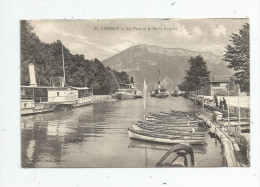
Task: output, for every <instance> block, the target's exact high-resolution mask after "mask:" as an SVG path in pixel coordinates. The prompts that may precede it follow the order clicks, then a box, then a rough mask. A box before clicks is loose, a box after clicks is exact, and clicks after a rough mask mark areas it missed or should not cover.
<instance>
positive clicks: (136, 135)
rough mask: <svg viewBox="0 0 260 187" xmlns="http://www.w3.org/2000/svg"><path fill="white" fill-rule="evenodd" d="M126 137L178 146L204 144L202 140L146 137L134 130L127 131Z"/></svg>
mask: <svg viewBox="0 0 260 187" xmlns="http://www.w3.org/2000/svg"><path fill="white" fill-rule="evenodd" d="M128 135H129V137H130V138H132V139H138V140H143V141H150V142H158V143H166V144H178V143H190V144H204V143H205V142H204V139H189V138H176V139H174V138H173V139H170V138H162V137H156V136H148V135H144V134H139V133H137V132H136V131H134V130H130V129H128Z"/></svg>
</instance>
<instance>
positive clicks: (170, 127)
mask: <svg viewBox="0 0 260 187" xmlns="http://www.w3.org/2000/svg"><path fill="white" fill-rule="evenodd" d="M137 125H139V126H143V127H149V128H151V129H157V130H159V129H168V130H174V131H189V132H195V130H198V128H196V127H185V126H177V127H176V126H152V125H146V124H140V123H139V124H137Z"/></svg>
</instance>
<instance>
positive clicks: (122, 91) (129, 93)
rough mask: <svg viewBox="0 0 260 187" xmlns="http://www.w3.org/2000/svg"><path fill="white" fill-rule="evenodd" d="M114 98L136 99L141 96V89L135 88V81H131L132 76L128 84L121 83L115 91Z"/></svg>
mask: <svg viewBox="0 0 260 187" xmlns="http://www.w3.org/2000/svg"><path fill="white" fill-rule="evenodd" d="M114 95H115V98H116V99H118V100H123V99H137V98H142V97H143V94H142V92H141V91H139V90H138V89H137V87H136V86H135V83H134V81H133V77H131V83H130V84H122V85H121V86H120V88H119V89H118V91H117V92H115V94H114Z"/></svg>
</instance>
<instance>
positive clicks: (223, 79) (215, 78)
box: [210, 75, 230, 82]
mask: <svg viewBox="0 0 260 187" xmlns="http://www.w3.org/2000/svg"><path fill="white" fill-rule="evenodd" d="M210 82H230V78H229V76H228V75H214V76H213V77H212V79H211V81H210Z"/></svg>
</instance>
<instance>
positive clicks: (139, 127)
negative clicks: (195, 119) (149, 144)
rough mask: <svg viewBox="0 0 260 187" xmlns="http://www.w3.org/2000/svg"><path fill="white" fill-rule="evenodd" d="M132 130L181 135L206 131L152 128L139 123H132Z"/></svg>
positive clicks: (199, 133) (198, 133) (196, 134)
mask: <svg viewBox="0 0 260 187" xmlns="http://www.w3.org/2000/svg"><path fill="white" fill-rule="evenodd" d="M133 129H134V130H139V131H150V132H151V131H152V132H156V133H165V134H182V135H193V136H205V134H206V132H190V131H184V130H181V131H179V130H176V129H171V128H153V127H149V126H143V125H140V124H133Z"/></svg>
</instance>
